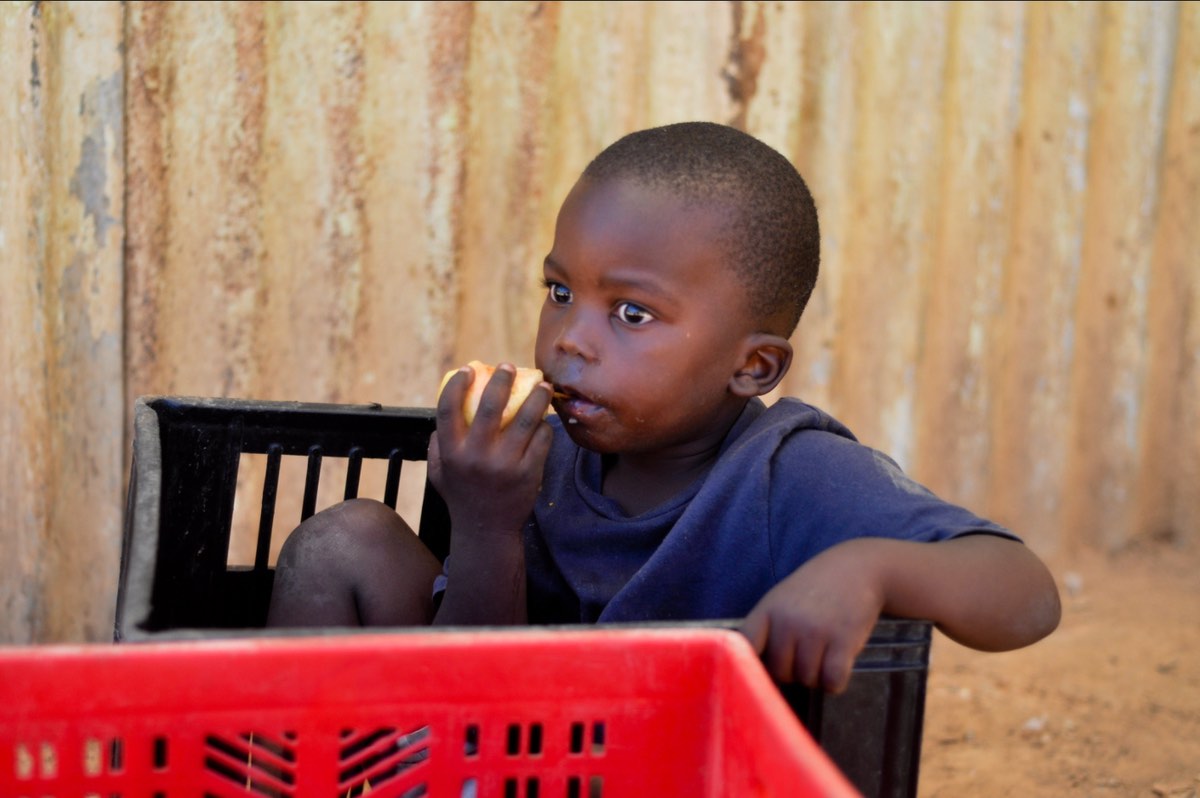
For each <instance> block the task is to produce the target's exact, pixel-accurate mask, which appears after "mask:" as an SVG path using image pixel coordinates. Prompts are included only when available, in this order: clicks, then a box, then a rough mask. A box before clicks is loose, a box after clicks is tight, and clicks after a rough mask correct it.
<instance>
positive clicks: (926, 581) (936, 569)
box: [742, 534, 1061, 692]
mask: <svg viewBox="0 0 1200 798" xmlns="http://www.w3.org/2000/svg"><path fill="white" fill-rule="evenodd" d="M880 613H886V614H888V615H895V616H898V617H902V618H922V619H926V620H930V621H932V622H933V623H934V624H936V625H937V627H938V628H939V629H940V630H942V632H944V633H945V634H946V635H947V636H948V637H950V638H952V639H954V640H956V641H958V642H959V643H962V644H963V645H966V646H970V647H972V648H976V649H980V650H984V651H1004V650H1008V649H1013V648H1020V647H1022V646H1026V645H1029V644H1031V643H1033V642H1035V641H1037V640H1040V639H1041V638H1043V637H1045V636H1046V635H1048V634H1050V632H1052V631H1054V629H1055V627H1057V626H1058V621H1059V617H1060V614H1061V607H1060V605H1059V598H1058V588H1057V587H1056V586H1055V584H1054V579H1053V577H1052V576H1051V574H1050V572H1049V570H1048V569H1047V568H1046V566H1045V565H1044V564H1043V563H1042V562H1041V560H1039V559H1038V558H1037V557H1036V556H1035V555H1034V554H1033V552H1031V551H1030V550H1029V549H1028V548H1027V547H1026V546H1025V545H1024V544H1022V543H1020V542H1017V541H1014V540H1010V539H1008V538H1002V537H999V536H996V535H987V534H975V535H966V536H963V537H958V538H953V539H950V540H946V541H942V542H939V543H918V542H912V541H903V540H892V539H887V538H858V539H855V540H849V541H846V542H844V543H841V544H839V545H837V546H834V547H832V548H830V549H827V550H826V551H824V552H822V553H821V554H819V555H818V556H816V557H814V558H813V559H812V560H810V561H808V562H807V563H805V564H804V565H803V566H801V567H800V568H798V569H797V570H796V571H795V572H793V573H792V574H791V575H790V576H788V577H787V578H786V579H784V580H783V581H782V582H780V583H779V584H778V585H776V586H775V587H774V588H773V589H772V590H771V591H770V592H768V593H767V594H766V595H765V596H764V597H763V598H762V600H760V601H759V603H758V604H757V605H756V606H755V607H754V609H753V610H752V611H751V612H750V614H749V615H748V616H747V617H746V620H745V622H744V623H743V626H742V631H743V632H744V633H745V634H746V636H747V637H748V638H749V639H750V642H751V643H752V644H753V645H754V647H755V648H756V649H757V650H758V651H759V653H761V654H763V655H764V661H765V663H766V665H767V668H768V670H769V671H770V672H771V674H772V675H773V676H774V677H775V678H776V679H779V680H780V681H788V682H791V681H797V682H801V683H803V684H806V685H808V686H810V687H817V686H821V687H824V688H825V689H827V690H831V691H833V692H841V691H842V690H844V689H845V687H846V684H847V683H848V681H849V679H850V672H851V669H852V668H853V666H854V659H855V657H857V656H858V653H859V651H861V650H862V648H863V646H864V645H865V644H866V642H867V638H868V637H869V636H870V633H871V629H872V628H873V627H874V625H875V622H876V621H877V620H878V617H879V615H880Z"/></svg>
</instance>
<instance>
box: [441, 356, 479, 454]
mask: <svg viewBox="0 0 1200 798" xmlns="http://www.w3.org/2000/svg"><path fill="white" fill-rule="evenodd" d="M474 375H475V372H474V371H472V370H471V369H469V368H466V367H465V366H464V367H463V368H460V369H459V370H458V372H457V373H455V375H454V376H453V377H451V378H450V381H449V382H447V383H446V387H445V388H443V389H442V393H441V395H440V396H438V402H437V428H438V429H440V430H444V431H445V432H447V433H448V434H452V435H454V437H456V438H461V437H462V435H463V432H464V431H465V430H466V426H467V420H466V418H465V417H464V416H463V411H462V407H463V403H464V402H465V401H466V399H467V389H468V388H470V387H471V380H472V379H474Z"/></svg>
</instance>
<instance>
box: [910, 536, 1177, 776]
mask: <svg viewBox="0 0 1200 798" xmlns="http://www.w3.org/2000/svg"><path fill="white" fill-rule="evenodd" d="M1193 548H1194V547H1193ZM1050 565H1051V567H1052V569H1053V571H1054V573H1055V575H1056V577H1057V578H1058V582H1059V587H1060V590H1061V592H1062V596H1063V619H1062V623H1061V625H1060V626H1059V628H1058V630H1057V631H1056V632H1055V633H1054V634H1053V635H1051V636H1050V637H1049V638H1047V639H1046V640H1044V641H1042V642H1040V643H1038V644H1037V645H1035V646H1032V647H1030V648H1027V649H1024V650H1021V651H1016V652H1009V653H1004V654H983V653H979V652H975V651H971V650H969V649H966V648H963V647H961V646H959V645H957V644H955V643H953V642H951V641H950V640H948V639H946V638H945V637H940V636H938V637H936V638H935V640H934V644H933V648H932V652H931V664H930V672H929V686H928V698H927V702H926V720H925V735H924V744H923V749H922V761H921V774H920V789H919V792H920V795H921V796H923V797H924V796H930V797H932V796H947V797H948V796H955V797H957V796H964V795H971V796H975V798H989V796H1062V795H1079V796H1098V797H1099V798H1116V797H1117V796H1147V797H1148V798H1197V796H1200V551H1196V550H1192V551H1187V550H1180V549H1178V548H1174V547H1171V546H1168V545H1165V544H1164V545H1146V546H1140V547H1134V548H1131V549H1130V550H1128V551H1124V552H1121V553H1119V554H1115V555H1110V556H1101V555H1096V554H1089V555H1080V556H1077V557H1073V558H1067V557H1060V558H1058V559H1057V560H1052V561H1051V562H1050Z"/></svg>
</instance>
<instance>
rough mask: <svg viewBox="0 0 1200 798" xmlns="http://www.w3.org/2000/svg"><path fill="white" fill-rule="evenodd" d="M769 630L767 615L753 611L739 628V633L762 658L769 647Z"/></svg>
mask: <svg viewBox="0 0 1200 798" xmlns="http://www.w3.org/2000/svg"><path fill="white" fill-rule="evenodd" d="M768 628H769V622H768V620H767V614H766V613H765V612H756V611H753V610H751V612H750V614H749V615H747V616H746V617H745V619H744V620H743V621H742V625H741V626H739V627H738V631H739V632H741V633H742V634H743V635H744V636H745V638H746V639H747V640H749V641H750V647H751V648H753V649H754V653H755V654H758V655H759V656H762V653H763V651H764V650H765V649H766V647H767V630H768Z"/></svg>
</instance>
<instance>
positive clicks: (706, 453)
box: [600, 413, 741, 516]
mask: <svg viewBox="0 0 1200 798" xmlns="http://www.w3.org/2000/svg"><path fill="white" fill-rule="evenodd" d="M740 415H741V414H740V413H736V414H734V415H733V417H732V418H731V419H730V420H729V421H728V422H726V423H722V424H719V425H717V426H716V429H715V430H714V433H713V435H712V436H711V437H709V438H706V439H704V440H702V441H697V442H696V445H695V446H694V447H691V448H690V449H689V450H686V451H676V452H649V453H637V454H612V455H604V456H603V457H602V458H601V468H602V476H601V486H600V491H601V493H602V494H603V495H604V496H606V497H607V498H609V499H612V500H613V501H614V502H616V503H617V505H618V506H619V507H620V508H621V509H622V510H624V511H625V513H626V515H629V516H635V515H641V514H642V513H644V512H646V511H648V510H652V509H654V508H655V507H658V506H660V505H662V504H664V503H665V502H667V501H669V500H670V499H672V498H673V497H674V496H676V495H678V494H679V493H680V492H681V491H683V490H684V489H686V488H687V487H688V486H689V485H691V484H692V483H693V482H695V481H696V480H697V479H700V478H701V477H703V476H704V475H705V474H707V473H708V472H709V470H710V469H711V468H712V466H713V464H714V463H715V462H716V461H717V458H718V457H719V456H720V454H721V447H722V445H723V444H724V443H725V438H726V436H728V434H729V431H730V430H731V429H732V428H733V426H734V424H736V423H737V419H738V418H739V417H740Z"/></svg>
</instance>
